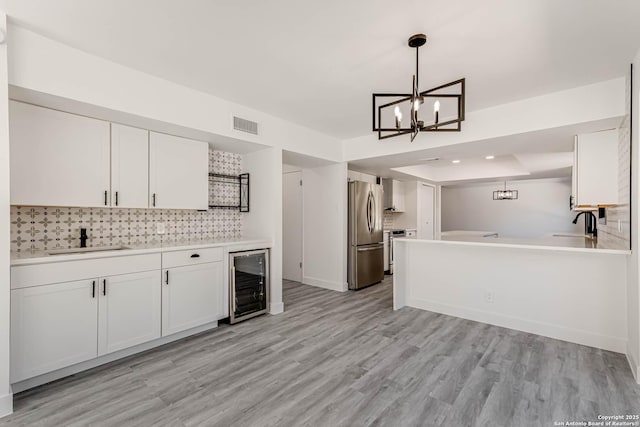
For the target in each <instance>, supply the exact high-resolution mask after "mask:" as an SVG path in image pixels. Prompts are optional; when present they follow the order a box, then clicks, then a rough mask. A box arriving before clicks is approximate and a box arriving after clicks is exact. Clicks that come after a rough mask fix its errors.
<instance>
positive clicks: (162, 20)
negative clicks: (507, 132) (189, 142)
mask: <svg viewBox="0 0 640 427" xmlns="http://www.w3.org/2000/svg"><path fill="white" fill-rule="evenodd" d="M0 10H4V11H6V12H7V14H8V15H9V17H10V20H11V22H13V23H14V24H18V25H20V26H23V27H26V28H28V29H31V30H33V31H35V32H38V33H40V34H43V35H45V36H47V37H50V38H52V39H55V40H58V41H60V42H63V43H66V44H68V45H70V46H74V47H76V48H79V49H81V50H83V51H86V52H89V53H92V54H95V55H98V56H102V57H105V58H107V59H110V60H112V61H115V62H117V63H120V64H123V65H126V66H129V67H131V68H134V69H138V70H141V71H144V72H147V73H150V74H153V75H156V76H159V77H162V78H165V79H167V80H171V81H174V82H177V83H180V84H183V85H185V86H189V87H191V88H194V89H197V90H201V91H204V92H208V93H211V94H214V95H216V96H219V97H221V98H224V99H227V100H230V101H234V102H238V103H241V104H244V105H246V106H249V107H253V108H256V109H259V110H262V111H264V112H267V113H270V114H273V115H275V116H279V117H282V118H285V119H288V120H291V121H293V122H296V123H299V124H302V125H305V126H308V127H310V128H313V129H316V130H319V131H321V132H324V133H326V134H329V135H332V136H335V137H338V138H343V139H347V138H351V137H356V136H361V135H366V134H367V133H369V132H370V129H371V123H370V121H371V116H370V112H371V110H370V109H371V93H372V92H374V91H376V92H398V91H399V92H406V91H409V90H410V89H411V75H412V73H413V70H414V60H415V58H414V55H413V51H412V49H410V48H409V47H407V46H406V40H407V38H408V37H409V36H410V35H411V34H414V33H417V32H424V33H426V34H427V36H428V38H429V40H428V42H427V46H426V47H425V48H423V49H421V64H420V69H421V76H420V82H421V89H426V88H428V87H432V86H436V85H439V84H441V83H445V82H449V81H451V80H454V79H457V78H460V77H466V78H467V110H468V111H473V110H477V109H482V108H485V107H489V106H493V105H497V104H501V103H504V102H508V101H512V100H515V99H521V98H526V97H530V96H535V95H540V94H544V93H549V92H553V91H557V90H560V89H566V88H570V87H576V86H581V85H584V84H589V83H593V82H597V81H602V80H606V79H610V78H614V77H619V76H622V75H624V74H625V72H626V70H627V65H628V63H629V62H630V61H631V59H632V58H633V56H634V54H635V51H636V50H637V48H638V47H639V43H638V40H640V26H639V25H637V22H636V21H637V17H638V16H640V2H639V1H637V0H616V1H605V0H562V1H558V0H484V1H473V0H397V1H394V2H389V1H382V0H352V1H343V0H341V1H338V0H325V1H316V2H302V1H299V0H272V1H268V2H266V1H255V0H254V1H250V0H235V1H211V0H186V1H181V2H176V1H169V0H136V1H131V0H108V1H106V0H56V1H51V0H0Z"/></svg>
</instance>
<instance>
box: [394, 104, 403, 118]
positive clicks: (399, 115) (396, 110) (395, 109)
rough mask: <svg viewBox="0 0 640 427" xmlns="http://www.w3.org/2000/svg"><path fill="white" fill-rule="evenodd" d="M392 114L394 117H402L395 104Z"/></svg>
mask: <svg viewBox="0 0 640 427" xmlns="http://www.w3.org/2000/svg"><path fill="white" fill-rule="evenodd" d="M393 114H395V115H396V117H402V113H401V112H400V107H398V106H397V105H396V108H394V109H393Z"/></svg>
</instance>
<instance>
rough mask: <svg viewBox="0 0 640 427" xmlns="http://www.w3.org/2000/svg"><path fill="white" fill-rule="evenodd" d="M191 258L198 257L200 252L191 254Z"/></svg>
mask: <svg viewBox="0 0 640 427" xmlns="http://www.w3.org/2000/svg"><path fill="white" fill-rule="evenodd" d="M191 258H200V254H193V255H191Z"/></svg>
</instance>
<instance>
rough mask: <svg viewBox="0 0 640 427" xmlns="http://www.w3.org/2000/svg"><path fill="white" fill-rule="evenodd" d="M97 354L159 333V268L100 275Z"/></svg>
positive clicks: (155, 336)
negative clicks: (141, 271)
mask: <svg viewBox="0 0 640 427" xmlns="http://www.w3.org/2000/svg"><path fill="white" fill-rule="evenodd" d="M99 284H100V287H99V293H100V295H99V298H98V301H99V305H98V313H99V315H98V319H99V328H98V354H99V355H100V356H102V355H103V354H107V353H111V352H114V351H118V350H122V349H124V348H127V347H131V346H134V345H137V344H141V343H144V342H147V341H151V340H154V339H156V338H159V337H160V322H161V320H160V310H161V294H160V292H161V288H160V286H161V283H160V271H159V270H155V271H147V272H143V273H132V274H122V275H119V276H110V277H105V278H101V279H100V282H99Z"/></svg>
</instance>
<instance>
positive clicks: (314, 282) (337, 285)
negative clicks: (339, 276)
mask: <svg viewBox="0 0 640 427" xmlns="http://www.w3.org/2000/svg"><path fill="white" fill-rule="evenodd" d="M302 283H304V284H305V285H311V286H317V287H319V288H323V289H329V290H331V291H338V292H346V291H347V287H346V286H345V285H344V284H343V283H341V282H332V281H330V280H324V279H318V278H317V277H309V276H304V277H302Z"/></svg>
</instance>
